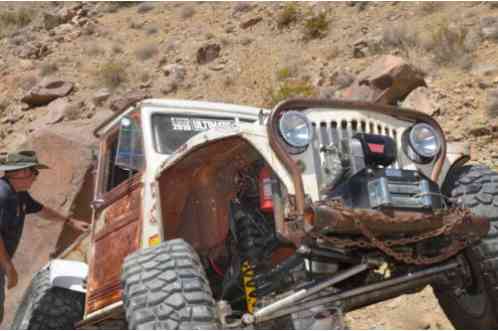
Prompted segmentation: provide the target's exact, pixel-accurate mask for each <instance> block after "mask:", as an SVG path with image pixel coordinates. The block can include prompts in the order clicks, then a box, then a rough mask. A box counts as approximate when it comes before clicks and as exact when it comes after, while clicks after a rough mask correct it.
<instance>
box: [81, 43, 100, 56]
mask: <svg viewBox="0 0 498 331" xmlns="http://www.w3.org/2000/svg"><path fill="white" fill-rule="evenodd" d="M83 53H84V54H85V55H87V56H89V57H95V56H99V55H104V54H105V50H104V49H103V48H102V47H100V46H99V45H98V44H96V43H95V44H94V43H92V44H90V45H87V46H86V47H84V49H83Z"/></svg>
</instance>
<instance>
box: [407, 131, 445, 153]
mask: <svg viewBox="0 0 498 331" xmlns="http://www.w3.org/2000/svg"><path fill="white" fill-rule="evenodd" d="M409 138H410V145H411V147H412V148H413V150H414V151H415V153H417V154H418V155H420V156H422V157H425V158H433V157H434V156H436V155H437V153H439V150H440V149H441V140H440V138H439V135H438V134H437V132H436V130H434V128H433V127H432V126H430V125H429V124H426V123H418V124H415V125H414V126H413V127H412V129H411V130H410V136H409Z"/></svg>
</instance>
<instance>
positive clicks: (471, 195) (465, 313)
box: [434, 165, 498, 329]
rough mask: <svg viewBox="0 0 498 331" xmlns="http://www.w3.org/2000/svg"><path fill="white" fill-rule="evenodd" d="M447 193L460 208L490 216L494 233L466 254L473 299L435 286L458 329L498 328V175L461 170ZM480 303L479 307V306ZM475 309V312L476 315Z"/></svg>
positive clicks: (482, 169) (474, 169) (480, 168)
mask: <svg viewBox="0 0 498 331" xmlns="http://www.w3.org/2000/svg"><path fill="white" fill-rule="evenodd" d="M449 182H450V183H449V185H447V188H448V189H447V192H444V193H447V194H450V195H451V197H452V198H455V199H456V203H457V205H459V206H463V207H467V208H470V209H471V211H472V212H473V213H474V214H476V215H479V216H485V217H488V218H489V220H490V223H491V224H490V230H489V233H488V235H487V236H486V237H485V238H483V239H482V240H481V241H480V242H479V243H477V244H475V245H474V246H472V247H469V248H467V249H466V250H465V251H464V256H465V258H466V260H467V261H468V263H469V266H470V268H471V270H472V275H473V283H474V285H473V286H472V288H470V289H466V290H467V291H468V293H470V294H471V295H470V296H457V294H456V293H455V291H454V290H451V289H447V288H446V289H443V288H438V287H437V286H434V292H435V294H436V296H437V298H438V300H439V303H440V305H441V307H442V308H443V310H444V312H445V313H446V316H447V317H448V319H449V320H450V321H451V323H452V324H453V326H454V327H455V328H456V329H497V328H498V173H496V172H494V171H492V170H490V169H489V168H487V167H485V166H479V165H468V166H464V167H461V168H460V169H458V170H457V171H456V172H455V173H453V175H452V177H450V178H449ZM477 304H479V305H477ZM471 310H474V311H473V312H472V311H471Z"/></svg>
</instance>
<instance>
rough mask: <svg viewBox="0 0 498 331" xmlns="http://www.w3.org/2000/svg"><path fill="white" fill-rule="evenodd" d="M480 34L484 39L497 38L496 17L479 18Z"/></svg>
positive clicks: (497, 19)
mask: <svg viewBox="0 0 498 331" xmlns="http://www.w3.org/2000/svg"><path fill="white" fill-rule="evenodd" d="M480 25H481V34H482V36H483V37H484V38H489V39H495V38H498V16H485V17H481V20H480Z"/></svg>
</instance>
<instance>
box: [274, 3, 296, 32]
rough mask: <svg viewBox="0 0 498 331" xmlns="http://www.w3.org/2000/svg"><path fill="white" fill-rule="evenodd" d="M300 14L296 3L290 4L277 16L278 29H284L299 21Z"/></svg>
mask: <svg viewBox="0 0 498 331" xmlns="http://www.w3.org/2000/svg"><path fill="white" fill-rule="evenodd" d="M298 14H299V10H298V5H297V4H296V3H288V4H286V5H285V7H284V8H283V9H282V10H281V11H280V12H279V13H278V15H277V27H278V28H279V29H283V28H286V27H288V26H289V25H291V24H292V23H294V22H296V21H297V17H298Z"/></svg>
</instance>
